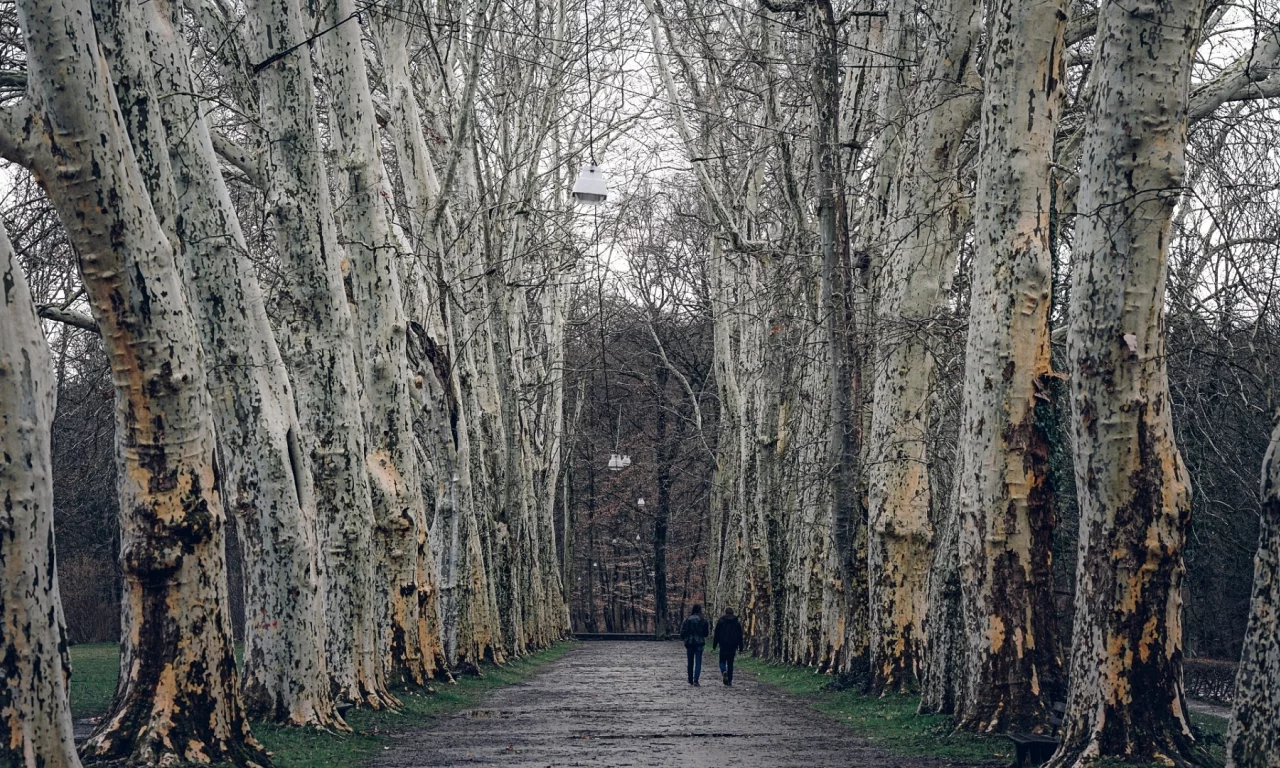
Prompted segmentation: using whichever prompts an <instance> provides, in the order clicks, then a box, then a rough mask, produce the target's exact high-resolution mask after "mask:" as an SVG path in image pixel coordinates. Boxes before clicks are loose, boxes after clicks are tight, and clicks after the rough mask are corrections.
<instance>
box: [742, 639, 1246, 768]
mask: <svg viewBox="0 0 1280 768" xmlns="http://www.w3.org/2000/svg"><path fill="white" fill-rule="evenodd" d="M738 665H739V667H740V668H741V669H743V670H744V671H747V672H750V673H751V674H753V675H755V676H756V677H757V678H758V679H759V680H760V681H761V682H763V683H766V684H768V685H772V686H774V687H776V688H780V689H782V690H784V691H786V692H787V693H790V694H793V695H795V696H799V697H801V698H803V699H806V700H807V701H808V702H809V704H810V706H812V707H813V708H814V709H816V710H817V711H819V712H821V713H823V714H825V715H827V716H828V717H830V718H832V719H833V720H835V721H837V722H839V723H840V724H842V725H844V726H845V727H847V728H848V729H849V730H850V731H852V732H853V734H854V735H855V736H858V737H859V738H863V739H866V740H867V741H870V742H872V743H873V744H875V745H876V746H878V747H880V748H882V749H884V750H885V751H886V752H889V753H891V754H895V755H901V756H904V757H936V758H941V759H944V760H950V761H953V762H957V763H965V764H971V765H1005V766H1007V765H1010V764H1011V763H1012V762H1013V743H1012V742H1010V741H1009V740H1008V739H1007V738H1005V737H1004V736H996V735H991V736H988V735H983V734H976V733H967V732H962V731H956V730H955V729H954V720H953V718H952V717H951V716H950V715H918V714H916V708H917V707H918V706H919V704H920V699H919V697H917V696H907V695H889V696H870V695H867V694H863V693H860V692H858V691H856V690H840V691H836V690H830V689H828V687H827V684H828V683H830V682H831V680H832V678H831V677H829V676H827V675H821V674H818V673H817V672H815V671H814V670H813V669H811V668H809V667H796V666H791V665H789V664H773V663H770V662H767V661H763V660H761V659H755V658H742V659H740V660H739V662H738ZM1191 723H1192V726H1193V728H1194V729H1195V731H1196V735H1197V738H1198V739H1199V740H1200V742H1201V744H1202V745H1203V747H1204V750H1205V751H1204V752H1203V753H1202V754H1201V755H1200V757H1201V759H1202V760H1204V765H1206V766H1221V765H1222V764H1223V762H1224V760H1225V750H1224V747H1223V735H1224V733H1225V731H1226V725H1227V724H1226V721H1225V720H1223V719H1222V718H1220V717H1215V716H1213V715H1202V714H1198V713H1192V715H1191ZM1112 765H1114V766H1121V765H1123V766H1124V768H1145V766H1141V764H1134V763H1121V762H1119V761H1107V762H1106V763H1104V764H1100V765H1099V768H1109V767H1110V766H1112ZM1153 768H1154V767H1153Z"/></svg>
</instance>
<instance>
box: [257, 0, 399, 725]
mask: <svg viewBox="0 0 1280 768" xmlns="http://www.w3.org/2000/svg"><path fill="white" fill-rule="evenodd" d="M302 19H303V17H302V11H301V9H300V7H299V5H298V2H297V0H254V2H251V3H249V5H248V8H247V13H246V20H247V26H248V29H249V34H248V35H246V40H247V44H246V48H247V50H248V51H249V52H250V54H251V55H252V57H253V59H254V60H255V61H258V62H267V61H268V59H271V62H270V63H268V64H266V66H263V67H262V69H261V70H260V71H259V72H258V73H257V74H256V75H255V77H254V82H256V83H257V86H258V90H257V93H256V94H255V95H256V98H257V101H258V103H257V104H256V105H252V107H254V108H256V111H257V112H258V114H259V123H260V125H261V131H262V134H261V137H260V139H261V146H262V147H263V151H262V152H261V153H260V156H261V173H260V176H261V179H262V184H263V186H264V190H263V193H264V195H265V197H266V208H267V216H268V221H267V224H268V227H269V229H270V230H271V231H272V232H273V233H274V236H275V241H276V245H277V248H278V252H279V254H280V257H281V262H282V264H283V267H284V268H283V270H282V272H283V275H282V277H283V280H282V286H281V290H280V292H279V293H278V294H277V303H276V307H275V313H276V316H277V317H278V319H279V328H278V329H277V334H278V339H279V342H280V350H281V355H282V357H283V358H284V360H285V363H286V365H287V367H288V369H289V372H290V374H291V376H292V383H293V387H294V397H295V399H296V402H297V406H298V416H299V421H300V423H301V425H302V441H301V442H302V447H303V449H304V450H305V452H306V453H307V454H308V457H309V458H310V462H311V468H312V476H313V480H314V486H315V498H316V511H317V517H318V519H319V536H318V539H319V544H320V552H321V560H322V561H323V563H324V564H325V596H324V603H325V610H326V630H327V631H326V635H327V636H326V638H325V653H326V657H327V663H328V667H329V674H330V677H331V679H332V687H333V690H334V694H335V696H337V697H338V698H340V699H343V700H346V701H350V702H353V703H356V704H363V705H366V706H370V707H373V708H379V707H383V706H389V705H390V706H394V705H395V704H396V701H395V698H394V697H392V696H391V694H390V693H389V692H388V690H387V687H386V677H385V675H384V673H383V669H382V665H381V663H380V661H379V660H380V658H381V656H380V653H381V650H380V649H381V646H380V645H379V639H378V635H377V622H376V618H377V611H376V607H377V591H376V585H375V582H374V554H373V529H374V519H373V504H372V501H371V499H370V490H369V469H368V465H367V464H366V460H365V459H366V443H365V436H364V432H365V423H364V418H363V415H362V412H361V407H360V397H361V382H360V369H359V368H358V366H357V364H356V347H355V345H356V339H355V335H354V331H353V326H352V319H351V310H350V307H349V306H348V304H347V298H346V293H345V290H344V287H343V274H342V264H343V261H344V260H345V259H346V253H345V249H344V248H343V247H342V245H341V243H340V242H339V241H338V233H337V229H336V226H335V224H334V221H333V210H332V204H331V202H330V200H329V182H328V176H327V174H326V172H325V168H324V164H323V162H322V159H323V156H322V151H321V145H320V133H319V123H318V121H317V118H316V103H315V92H314V90H315V89H314V85H313V84H314V79H313V76H312V68H311V60H310V55H309V51H308V49H307V47H306V46H303V47H302V48H300V49H297V50H293V51H292V52H290V53H283V52H285V51H288V50H290V48H291V47H292V46H294V45H297V44H299V43H300V42H301V41H302V40H303V39H304V38H305V37H306V35H305V34H304V33H303V29H302ZM282 53H283V55H280V54H282ZM273 57H274V58H273ZM244 107H245V108H246V110H248V109H249V108H250V107H251V105H244Z"/></svg>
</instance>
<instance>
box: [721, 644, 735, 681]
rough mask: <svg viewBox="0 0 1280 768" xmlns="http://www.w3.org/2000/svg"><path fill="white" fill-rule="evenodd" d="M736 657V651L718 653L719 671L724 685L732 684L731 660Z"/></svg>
mask: <svg viewBox="0 0 1280 768" xmlns="http://www.w3.org/2000/svg"><path fill="white" fill-rule="evenodd" d="M737 655H738V652H737V651H726V650H721V651H720V671H721V672H722V673H723V674H724V681H725V682H726V683H732V682H733V658H734V657H735V656H737Z"/></svg>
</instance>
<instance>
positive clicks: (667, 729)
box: [377, 642, 947, 768]
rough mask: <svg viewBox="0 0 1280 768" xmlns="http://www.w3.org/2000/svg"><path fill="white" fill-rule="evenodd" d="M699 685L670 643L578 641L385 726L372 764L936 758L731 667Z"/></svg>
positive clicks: (512, 767) (898, 767) (936, 764)
mask: <svg viewBox="0 0 1280 768" xmlns="http://www.w3.org/2000/svg"><path fill="white" fill-rule="evenodd" d="M704 662H706V666H705V667H704V669H703V675H702V686H701V687H697V688H694V687H692V686H690V685H689V684H688V683H687V682H686V681H685V669H684V664H685V658H684V648H683V646H681V645H680V644H679V643H655V642H588V643H584V644H583V645H581V646H580V647H579V648H577V649H575V650H574V651H572V652H570V653H569V654H567V655H566V656H564V657H563V658H561V659H560V660H558V661H556V662H553V663H551V664H549V665H547V667H546V668H544V669H543V670H542V671H541V672H540V673H539V674H538V675H537V676H535V677H533V678H531V679H530V680H528V681H526V682H524V683H520V684H517V685H512V686H509V687H506V688H502V689H499V690H497V691H494V692H493V693H491V694H489V695H488V696H487V697H486V698H485V699H484V700H483V701H482V702H481V703H480V704H479V705H478V706H477V707H476V708H475V709H471V710H467V711H464V712H460V713H458V714H456V715H453V716H450V717H448V718H444V719H442V720H439V721H437V722H436V723H434V724H432V725H431V726H430V727H427V728H423V729H419V730H412V731H406V732H403V733H399V734H396V735H394V736H393V737H392V738H391V740H390V742H389V745H388V750H387V751H385V752H384V753H383V754H382V757H381V759H380V760H379V761H378V763H377V765H378V766H382V767H383V768H418V767H419V766H423V767H425V766H441V765H460V766H503V768H517V767H519V768H546V767H547V766H555V768H562V767H564V766H592V768H621V767H622V766H644V767H645V768H666V767H667V766H671V767H672V768H713V767H714V768H723V767H726V766H737V767H739V768H791V767H792V766H794V767H795V768H800V767H801V766H803V767H804V768H836V767H837V766H858V767H859V768H942V766H945V765H947V763H945V762H943V761H938V760H928V759H913V758H898V757H892V756H888V755H885V754H884V753H883V752H881V751H879V750H877V749H875V748H874V747H871V746H869V745H868V744H867V743H866V742H863V741H860V740H858V739H856V738H854V737H852V736H851V735H850V734H849V731H848V730H846V729H845V728H844V727H843V726H841V725H839V724H838V723H835V722H833V721H831V720H828V719H827V718H826V717H824V716H823V715H821V714H819V713H817V712H815V711H813V710H812V709H810V708H809V706H808V705H807V704H806V703H805V702H804V701H802V700H800V699H797V698H795V697H792V696H789V695H787V694H785V693H782V692H779V691H778V690H777V689H774V688H770V687H768V686H765V685H763V684H761V683H758V682H756V681H755V680H753V679H750V678H749V677H748V676H747V675H745V674H741V675H740V676H739V677H738V679H736V680H735V681H734V684H733V687H731V688H726V687H724V686H723V685H722V684H721V682H720V674H719V670H718V669H717V667H716V659H715V656H714V655H713V653H712V652H711V650H710V648H708V649H707V654H706V657H705V658H704Z"/></svg>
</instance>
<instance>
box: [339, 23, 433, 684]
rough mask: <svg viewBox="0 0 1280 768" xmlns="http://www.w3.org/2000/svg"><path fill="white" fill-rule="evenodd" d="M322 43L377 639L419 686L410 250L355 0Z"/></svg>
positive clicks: (419, 506)
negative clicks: (351, 321)
mask: <svg viewBox="0 0 1280 768" xmlns="http://www.w3.org/2000/svg"><path fill="white" fill-rule="evenodd" d="M327 10H328V14H327V15H326V16H325V17H324V23H325V24H326V25H328V24H336V25H337V28H336V29H335V30H334V31H333V32H332V33H331V34H330V35H329V36H327V37H326V38H325V45H324V46H323V49H324V51H325V57H324V59H325V62H326V69H327V74H328V76H329V77H330V78H331V80H332V84H333V90H332V104H331V106H332V109H333V114H334V118H335V124H334V129H335V130H334V142H335V146H336V148H337V150H338V157H339V158H341V162H340V163H339V167H340V168H341V169H342V170H343V171H345V174H344V177H345V181H346V191H347V197H346V199H344V200H343V201H342V204H341V206H339V209H338V213H339V218H340V220H341V221H342V222H343V223H344V225H345V226H344V235H345V237H346V240H347V255H348V256H349V258H350V261H351V268H350V271H349V272H348V275H347V277H348V279H349V282H350V285H351V291H352V294H353V299H354V310H355V314H356V332H357V338H358V339H359V340H360V346H361V350H362V357H361V359H362V360H363V363H364V391H365V399H366V403H367V410H366V412H365V425H366V437H367V440H368V444H367V449H368V467H369V479H370V484H369V487H370V490H371V491H372V496H373V511H374V519H375V521H376V523H377V529H376V535H375V536H376V548H375V553H376V555H377V562H378V584H379V587H380V590H381V599H380V601H379V608H380V611H381V615H380V617H379V633H380V637H381V642H380V646H381V650H382V654H383V661H382V663H383V665H384V666H385V667H386V670H387V679H388V680H389V681H390V682H391V683H392V684H394V685H421V684H423V683H425V682H426V680H427V679H428V678H430V677H431V676H432V674H433V673H434V671H435V670H436V669H437V668H438V666H439V664H440V663H441V662H442V661H443V657H444V650H443V646H442V645H441V642H440V636H439V596H438V593H437V581H438V579H437V576H436V564H435V559H434V557H433V556H432V555H431V552H430V550H429V548H428V547H427V541H428V537H427V518H426V510H425V508H424V505H423V499H422V480H421V475H420V469H419V466H418V455H417V449H416V446H415V437H414V432H413V409H412V400H411V399H410V397H409V386H410V374H409V370H408V362H409V359H408V350H407V344H408V321H407V319H406V317H405V312H404V303H403V292H402V290H401V287H400V265H399V261H400V259H401V258H402V255H403V254H405V253H406V251H407V250H408V248H407V245H406V244H405V243H404V242H402V241H401V239H400V238H399V237H398V236H397V234H396V233H395V232H394V231H393V229H392V226H391V219H390V212H389V210H388V203H389V201H390V199H391V188H390V185H389V184H388V183H387V179H386V169H385V168H384V167H383V164H382V154H381V148H380V142H381V138H380V135H379V132H378V126H377V122H376V121H375V119H374V111H373V97H372V94H371V93H370V90H369V77H368V75H367V74H366V72H365V52H364V41H363V35H362V33H361V27H360V25H359V24H352V23H349V22H347V23H341V22H343V21H344V20H347V19H350V18H351V17H354V16H355V15H356V8H355V3H354V2H352V0H338V1H337V2H335V3H333V4H331V5H329V6H327Z"/></svg>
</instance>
